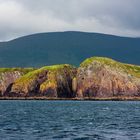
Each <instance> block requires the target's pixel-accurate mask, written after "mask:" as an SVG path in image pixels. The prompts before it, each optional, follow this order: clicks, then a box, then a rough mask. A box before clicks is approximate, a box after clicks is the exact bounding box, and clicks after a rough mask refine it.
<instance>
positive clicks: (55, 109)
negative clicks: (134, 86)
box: [0, 100, 140, 140]
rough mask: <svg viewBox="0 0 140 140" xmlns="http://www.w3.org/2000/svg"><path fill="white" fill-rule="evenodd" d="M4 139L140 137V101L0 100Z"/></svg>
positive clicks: (122, 139)
mask: <svg viewBox="0 0 140 140" xmlns="http://www.w3.org/2000/svg"><path fill="white" fill-rule="evenodd" d="M0 139H1V140H39V139H41V140H45V139H47V140H51V139H56V140H57V139H58V140H59V139H60V140H63V139H64V140H69V139H70V140H71V139H72V140H90V139H91V140H92V139H93V140H140V102H138V101H137V102H136V101H133V102H130V101H124V102H123V101H35V100H33V101H17V100H15V101H0Z"/></svg>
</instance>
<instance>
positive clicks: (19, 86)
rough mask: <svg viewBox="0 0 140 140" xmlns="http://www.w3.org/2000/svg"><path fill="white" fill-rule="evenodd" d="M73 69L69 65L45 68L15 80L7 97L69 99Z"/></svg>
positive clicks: (71, 93) (73, 74)
mask: <svg viewBox="0 0 140 140" xmlns="http://www.w3.org/2000/svg"><path fill="white" fill-rule="evenodd" d="M74 76H75V68H74V67H72V66H70V65H54V66H48V67H47V66H46V67H43V68H41V69H38V70H35V71H33V72H29V73H27V74H26V75H24V76H22V77H21V78H19V79H17V80H16V81H15V82H14V84H13V86H12V88H11V91H10V93H9V94H8V96H22V97H25V96H27V97H28V96H46V97H59V98H61V97H63V98H71V97H74V96H75V95H74V94H73V92H72V79H73V78H74Z"/></svg>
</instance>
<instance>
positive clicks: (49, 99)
mask: <svg viewBox="0 0 140 140" xmlns="http://www.w3.org/2000/svg"><path fill="white" fill-rule="evenodd" d="M0 100H48V101H61V100H63V101H140V97H109V98H49V97H0Z"/></svg>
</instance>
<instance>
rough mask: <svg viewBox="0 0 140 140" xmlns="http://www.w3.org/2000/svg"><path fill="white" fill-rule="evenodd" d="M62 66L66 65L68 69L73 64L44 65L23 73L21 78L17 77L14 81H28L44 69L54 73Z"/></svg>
mask: <svg viewBox="0 0 140 140" xmlns="http://www.w3.org/2000/svg"><path fill="white" fill-rule="evenodd" d="M64 67H66V68H67V69H69V70H70V69H72V68H73V66H71V65H69V64H61V65H52V66H44V67H42V68H40V69H37V70H34V71H31V72H28V73H27V74H25V75H23V76H22V77H21V78H19V79H17V80H16V82H23V81H30V80H33V79H35V78H37V76H38V74H39V73H41V72H43V71H45V70H47V71H51V72H53V73H54V72H58V71H59V70H62V69H63V68H64Z"/></svg>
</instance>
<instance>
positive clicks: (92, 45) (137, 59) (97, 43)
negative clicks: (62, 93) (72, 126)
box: [0, 32, 140, 67]
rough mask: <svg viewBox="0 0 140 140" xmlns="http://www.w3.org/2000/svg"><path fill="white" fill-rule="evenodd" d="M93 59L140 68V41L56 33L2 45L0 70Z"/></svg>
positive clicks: (139, 39) (22, 38)
mask: <svg viewBox="0 0 140 140" xmlns="http://www.w3.org/2000/svg"><path fill="white" fill-rule="evenodd" d="M91 56H105V57H110V58H113V59H115V60H119V61H122V62H126V63H133V64H140V38H127V37H118V36H112V35H105V34H98V33H84V32H53V33H40V34H34V35H29V36H25V37H21V38H17V39H15V40H12V41H9V42H4V43H2V42H1V43H0V67H30V66H34V67H41V66H44V65H52V64H62V63H69V64H73V65H79V64H80V62H82V61H83V60H84V59H86V58H88V57H91Z"/></svg>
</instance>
